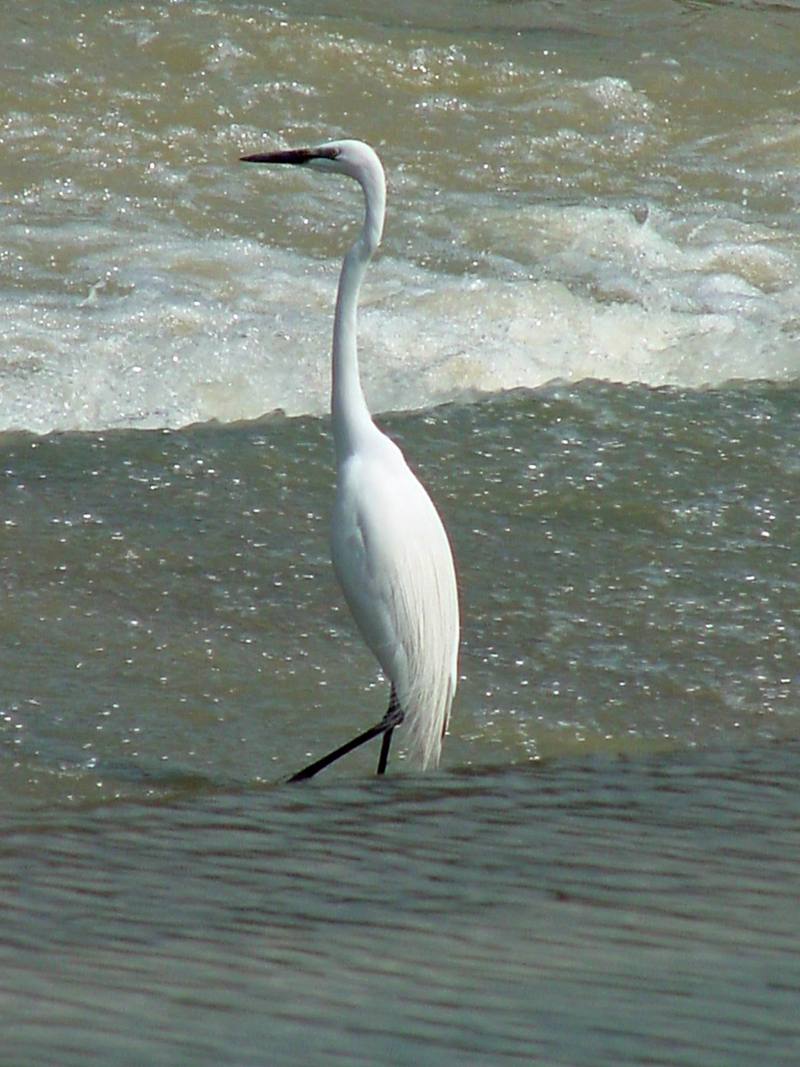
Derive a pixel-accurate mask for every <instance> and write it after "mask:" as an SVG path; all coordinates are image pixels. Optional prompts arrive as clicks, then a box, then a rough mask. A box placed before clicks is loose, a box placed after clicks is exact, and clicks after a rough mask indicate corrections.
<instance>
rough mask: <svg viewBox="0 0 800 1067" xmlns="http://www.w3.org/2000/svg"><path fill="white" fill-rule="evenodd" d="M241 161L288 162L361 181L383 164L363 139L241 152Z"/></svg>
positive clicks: (381, 169)
mask: <svg viewBox="0 0 800 1067" xmlns="http://www.w3.org/2000/svg"><path fill="white" fill-rule="evenodd" d="M241 160H242V162H243V163H289V164H292V165H293V166H296V167H309V168H310V169H311V170H322V171H328V172H329V173H335V174H346V175H348V177H350V178H355V179H356V181H359V182H361V183H362V184H363V182H364V178H365V176H366V175H368V174H371V173H374V172H376V171H379V172H381V173H382V171H383V168H382V167H381V162H380V160H379V159H378V156H377V155H376V153H375V152H374V151H373V149H372V148H370V146H369V145H368V144H364V142H363V141H353V140H345V141H328V142H327V143H326V144H321V145H317V146H316V147H315V148H289V149H285V150H283V151H280V152H263V153H262V152H257V153H256V154H255V155H251V156H242V157H241Z"/></svg>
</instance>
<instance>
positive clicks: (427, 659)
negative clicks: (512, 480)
mask: <svg viewBox="0 0 800 1067" xmlns="http://www.w3.org/2000/svg"><path fill="white" fill-rule="evenodd" d="M243 160H244V161H245V162H248V163H283V164H294V165H295V166H305V167H308V168H310V169H312V170H321V171H328V172H332V173H336V174H345V175H347V176H348V177H350V178H354V179H355V180H356V181H357V182H358V183H359V185H360V186H361V188H362V190H363V192H364V202H365V217H364V225H363V227H362V229H361V232H360V233H359V235H358V237H357V238H356V240H355V242H354V243H353V245H352V247H351V248H350V249H349V251H348V252H347V254H346V255H345V257H344V261H343V263H342V269H341V274H340V276H339V288H338V293H337V298H336V313H335V317H334V326H333V348H332V389H331V414H332V422H333V440H334V445H335V449H336V500H335V504H334V510H333V528H332V537H331V549H332V551H331V555H332V558H333V565H334V569H335V571H336V575H337V577H338V579H339V583H340V585H341V587H342V590H343V592H344V595H345V599H346V600H347V603H348V605H349V607H350V611H351V612H352V614H353V617H354V619H355V621H356V623H357V625H358V627H359V629H360V631H361V633H362V635H363V637H364V640H365V641H366V643H367V645H368V646H369V648H370V649H371V650H372V652H373V653H374V655H375V657H376V658H377V660H378V663H379V664H380V666H381V668H382V670H383V672H384V674H385V675H386V677H387V678H388V680H389V682H390V684H391V699H390V702H389V708H388V710H387V712H386V715H385V716H384V717H383V719H381V721H380V722H379V723H376V724H375V726H373V727H371V728H370V729H369V730H366V731H365V732H364V733H363V734H359V735H358V736H357V737H355V738H353V740H352V741H349V742H348V743H347V744H345V745H342V746H341V747H340V748H338V749H336V750H335V751H334V752H331V753H329V754H328V755H327V756H323V757H322V758H321V759H319V760H316V761H315V762H314V763H312V764H311V765H310V766H308V767H306V768H304V769H303V770H302V771H299V772H298V773H297V774H296V775H294V776H293V777H292V778H291V779H290V781H297V780H300V779H303V778H310V777H312V776H313V775H314V774H316V773H317V771H319V770H321V769H322V768H323V767H326V766H328V764H329V763H332V762H333V761H334V760H335V759H338V758H339V757H340V756H342V755H344V754H345V753H346V752H350V751H352V749H354V748H356V747H358V746H359V745H361V744H364V743H365V742H366V741H368V740H370V739H371V738H373V737H376V736H379V735H382V744H381V753H380V758H379V762H378V773H379V774H382V773H383V772H384V770H385V768H386V762H387V759H388V755H389V745H390V743H391V738H392V732H393V730H394V729H395V727H397V726H399V725H400V724H401V723H402V724H403V727H404V731H407V733H408V741H409V747H410V749H411V752H412V754H413V755H415V756H416V757H417V759H418V760H419V762H420V764H421V765H422V767H423V768H427V767H432V766H436V765H437V764H438V762H439V755H440V751H441V743H442V737H443V736H444V733H445V731H446V729H447V724H448V720H449V717H450V708H451V705H452V702H453V696H454V694H455V689H456V666H457V658H458V636H459V616H458V596H457V591H456V577H455V569H454V566H453V554H452V552H451V550H450V545H449V542H448V539H447V534H446V533H445V529H444V526H443V524H442V520H441V519H440V517H439V514H438V512H437V511H436V508H435V507H434V505H433V503H432V501H431V498H430V497H429V496H428V494H427V492H426V491H425V489H424V488H423V487H422V485H421V484H420V482H419V481H418V480H417V478H416V477H415V475H414V474H413V473H412V472H411V470H410V469H409V467H408V465H407V464H406V461H405V459H404V457H403V454H402V452H401V451H400V449H399V448H398V447H397V445H396V444H395V443H394V442H393V441H391V440H390V439H389V438H388V437H387V436H386V435H385V434H383V433H382V432H381V431H380V430H379V429H378V428H377V426H376V425H375V423H374V422H373V421H372V416H371V415H370V413H369V409H368V408H367V404H366V401H365V399H364V394H363V392H362V390H361V381H360V377H359V369H358V351H357V345H356V333H357V309H358V294H359V290H360V288H361V283H362V280H363V278H364V274H365V272H366V269H367V265H368V264H369V262H370V260H371V259H372V256H373V254H374V252H375V250H376V248H377V247H378V245H379V243H380V240H381V235H382V232H383V220H384V213H385V205H386V182H385V179H384V173H383V167H382V166H381V161H380V159H379V158H378V156H377V155H376V153H375V152H374V151H373V150H372V148H370V147H369V145H366V144H364V143H363V142H361V141H351V140H346V141H332V142H330V143H327V144H323V145H319V146H318V147H316V148H303V149H294V150H289V151H283V152H270V153H267V154H263V155H251V156H244V157H243Z"/></svg>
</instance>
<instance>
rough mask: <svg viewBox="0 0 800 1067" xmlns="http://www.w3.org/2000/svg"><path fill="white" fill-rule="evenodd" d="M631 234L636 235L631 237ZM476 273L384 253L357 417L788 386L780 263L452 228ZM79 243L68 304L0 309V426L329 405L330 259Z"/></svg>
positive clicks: (643, 242)
mask: <svg viewBox="0 0 800 1067" xmlns="http://www.w3.org/2000/svg"><path fill="white" fill-rule="evenodd" d="M637 220H644V221H637ZM462 242H463V244H464V246H465V247H466V248H470V247H475V248H483V249H485V250H486V253H487V254H486V255H485V257H484V262H485V264H486V265H488V266H486V268H485V269H484V270H483V272H482V274H481V275H480V276H475V275H465V274H463V273H461V274H452V273H448V272H446V271H444V270H438V271H437V270H433V269H430V270H424V269H421V268H419V267H416V266H413V265H411V264H409V263H408V262H406V261H403V260H399V259H397V258H392V257H390V256H388V255H387V256H384V257H383V258H382V259H381V260H380V261H379V262H378V263H377V264H376V265H375V267H374V268H373V270H372V272H371V274H370V277H369V279H368V282H367V284H366V286H365V289H364V293H363V299H362V311H361V320H360V341H361V354H362V367H363V375H364V381H365V389H366V392H367V395H368V399H369V401H370V403H371V405H372V406H373V408H374V409H375V410H378V411H380V410H387V409H401V408H418V407H425V406H428V405H432V404H435V403H439V402H443V401H447V400H450V399H454V398H458V397H464V396H470V395H473V394H475V393H477V392H493V391H497V390H503V389H511V388H515V387H518V386H526V387H531V388H533V387H536V386H539V385H541V384H543V383H545V382H547V381H550V380H552V379H555V378H558V379H565V380H569V381H572V380H579V379H583V378H601V379H611V380H616V381H621V382H629V381H640V382H645V383H649V384H651V385H664V384H669V383H672V384H678V385H688V386H699V385H704V384H718V383H721V382H724V381H726V380H729V379H731V378H752V379H756V378H775V379H787V378H793V377H796V376H798V374H800V354H799V353H798V346H797V340H796V335H797V316H796V308H797V306H798V295H800V280H799V279H800V267H799V265H798V258H797V250H796V249H794V250H793V249H792V247H791V246H790V245H788V244H787V242H785V241H784V242H782V241H780V240H777V239H776V238H775V236H774V234H773V233H772V232H771V231H766V230H763V229H759V228H758V227H757V226H754V225H747V224H745V223H741V222H734V221H731V220H722V221H720V220H715V219H714V218H713V217H708V218H698V219H695V220H693V221H690V220H687V219H673V218H671V217H669V216H667V215H665V214H662V215H660V216H659V215H658V214H654V213H653V212H652V211H651V212H649V213H648V211H647V210H638V209H637V210H635V211H634V210H629V209H627V208H624V207H603V206H597V207H586V206H583V207H567V208H565V207H561V206H556V205H545V206H541V205H539V206H529V207H527V208H525V209H523V210H520V209H519V208H518V207H516V206H514V210H513V211H510V210H509V208H508V207H507V206H505V205H501V206H500V207H498V208H497V209H496V210H494V212H492V211H488V212H487V211H483V212H480V213H478V212H473V214H472V215H470V214H469V213H465V216H464V219H463V228H462ZM108 248H109V241H108V239H107V235H106V239H99V240H98V241H97V242H96V245H95V249H94V251H90V252H89V253H88V254H86V255H84V256H83V258H82V260H81V263H80V269H79V270H78V271H77V277H76V280H75V282H74V284H72V285H71V287H70V290H69V291H68V292H61V293H59V294H57V295H56V296H50V297H49V298H47V299H46V300H42V299H38V298H37V295H36V293H35V292H33V291H30V290H29V291H27V292H26V293H23V296H22V299H20V296H19V292H18V291H14V292H13V294H11V295H9V294H8V293H6V294H3V297H2V299H3V303H4V304H5V305H6V306H5V308H4V309H3V315H4V322H5V330H4V338H3V342H2V349H0V351H2V356H0V378H2V395H1V397H0V426H2V428H20V427H24V428H28V429H32V430H35V431H39V432H44V431H47V430H50V429H101V428H107V427H114V426H141V427H155V426H173V427H174V426H180V425H185V424H187V423H192V422H196V421H205V420H209V419H219V420H223V421H232V420H237V419H247V418H253V417H256V416H258V415H261V414H263V413H265V412H268V411H271V410H274V409H278V408H280V409H283V410H284V411H285V412H286V413H287V414H290V415H298V414H309V413H310V414H320V413H323V412H325V411H327V408H328V390H329V356H328V353H329V348H330V340H329V339H330V329H331V322H332V308H333V300H334V294H335V285H336V278H337V273H338V260H333V259H327V260H312V259H308V258H305V257H303V256H300V255H298V254H296V253H293V252H289V251H285V250H282V249H279V248H269V247H265V246H264V245H263V244H261V243H260V242H257V241H254V240H248V239H244V238H239V239H226V238H218V239H216V240H207V241H201V242H198V241H196V240H193V239H192V238H191V236H176V235H171V236H170V237H168V238H165V239H164V240H163V241H161V242H148V241H147V240H146V239H142V240H140V241H139V242H138V243H133V244H131V243H128V244H125V245H121V244H117V245H116V246H113V248H112V251H110V252H109V251H108Z"/></svg>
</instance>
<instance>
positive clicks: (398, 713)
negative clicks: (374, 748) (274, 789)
mask: <svg viewBox="0 0 800 1067" xmlns="http://www.w3.org/2000/svg"><path fill="white" fill-rule="evenodd" d="M402 721H403V711H402V708H401V707H400V705H399V704H398V703H397V697H396V696H395V692H394V686H392V697H391V700H390V701H389V707H388V709H387V711H386V714H385V715H384V716H383V718H382V719H381V721H380V722H377V723H375V725H374V726H370V728H369V730H365V731H364V733H363V734H359V735H358V737H354V738H353V739H352V740H351V741H348V742H347V743H346V744H344V745H340V746H339V748H335V749H334V750H333V752H329V753H328V754H327V756H322V757H321V758H320V759H318V760H315V761H314V762H313V763H309V765H308V766H307V767H303V769H302V770H301V771H298V772H297V773H296V774H293V775H292V777H291V778H288V779H287V781H289V782H304V781H305V780H306V779H307V778H313V777H314V775H315V774H317V773H318V772H319V771H322V770H324V769H325V768H326V767H329V766H330V765H331V763H334V762H335V761H336V760H337V759H339V758H340V757H341V756H346V755H347V753H348V752H352V751H353V749H355V748H360V747H361V745H365V744H366V743H367V741H371V740H372V738H373V737H377V736H378V735H379V734H383V736H384V741H383V744H382V746H381V759H380V762H379V764H378V774H383V772H384V770H386V760H387V759H388V758H389V746H388V744H387V743H386V737H387V735H388V736H389V737H390V738H391V735H392V730H394V728H395V726H399V725H400V723H401V722H402ZM384 749H385V755H384Z"/></svg>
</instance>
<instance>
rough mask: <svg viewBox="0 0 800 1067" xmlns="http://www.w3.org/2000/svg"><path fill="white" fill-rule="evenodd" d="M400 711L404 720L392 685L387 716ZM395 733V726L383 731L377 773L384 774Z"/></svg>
mask: <svg viewBox="0 0 800 1067" xmlns="http://www.w3.org/2000/svg"><path fill="white" fill-rule="evenodd" d="M398 713H399V715H400V719H399V721H400V722H402V721H403V713H402V712H401V711H400V704H399V703H398V701H397V693H395V691H394V686H392V695H391V697H390V698H389V707H388V710H387V712H386V717H387V718H388V717H389V716H390V715H397V714H398ZM393 733H394V726H390V727H389V728H388V729H386V730H385V731H384V733H383V738H382V739H381V754H380V756H379V758H378V770H377V772H376V773H377V774H383V773H384V772H385V770H386V764H387V763H388V762H389V746H390V745H391V743H392V734H393Z"/></svg>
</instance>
